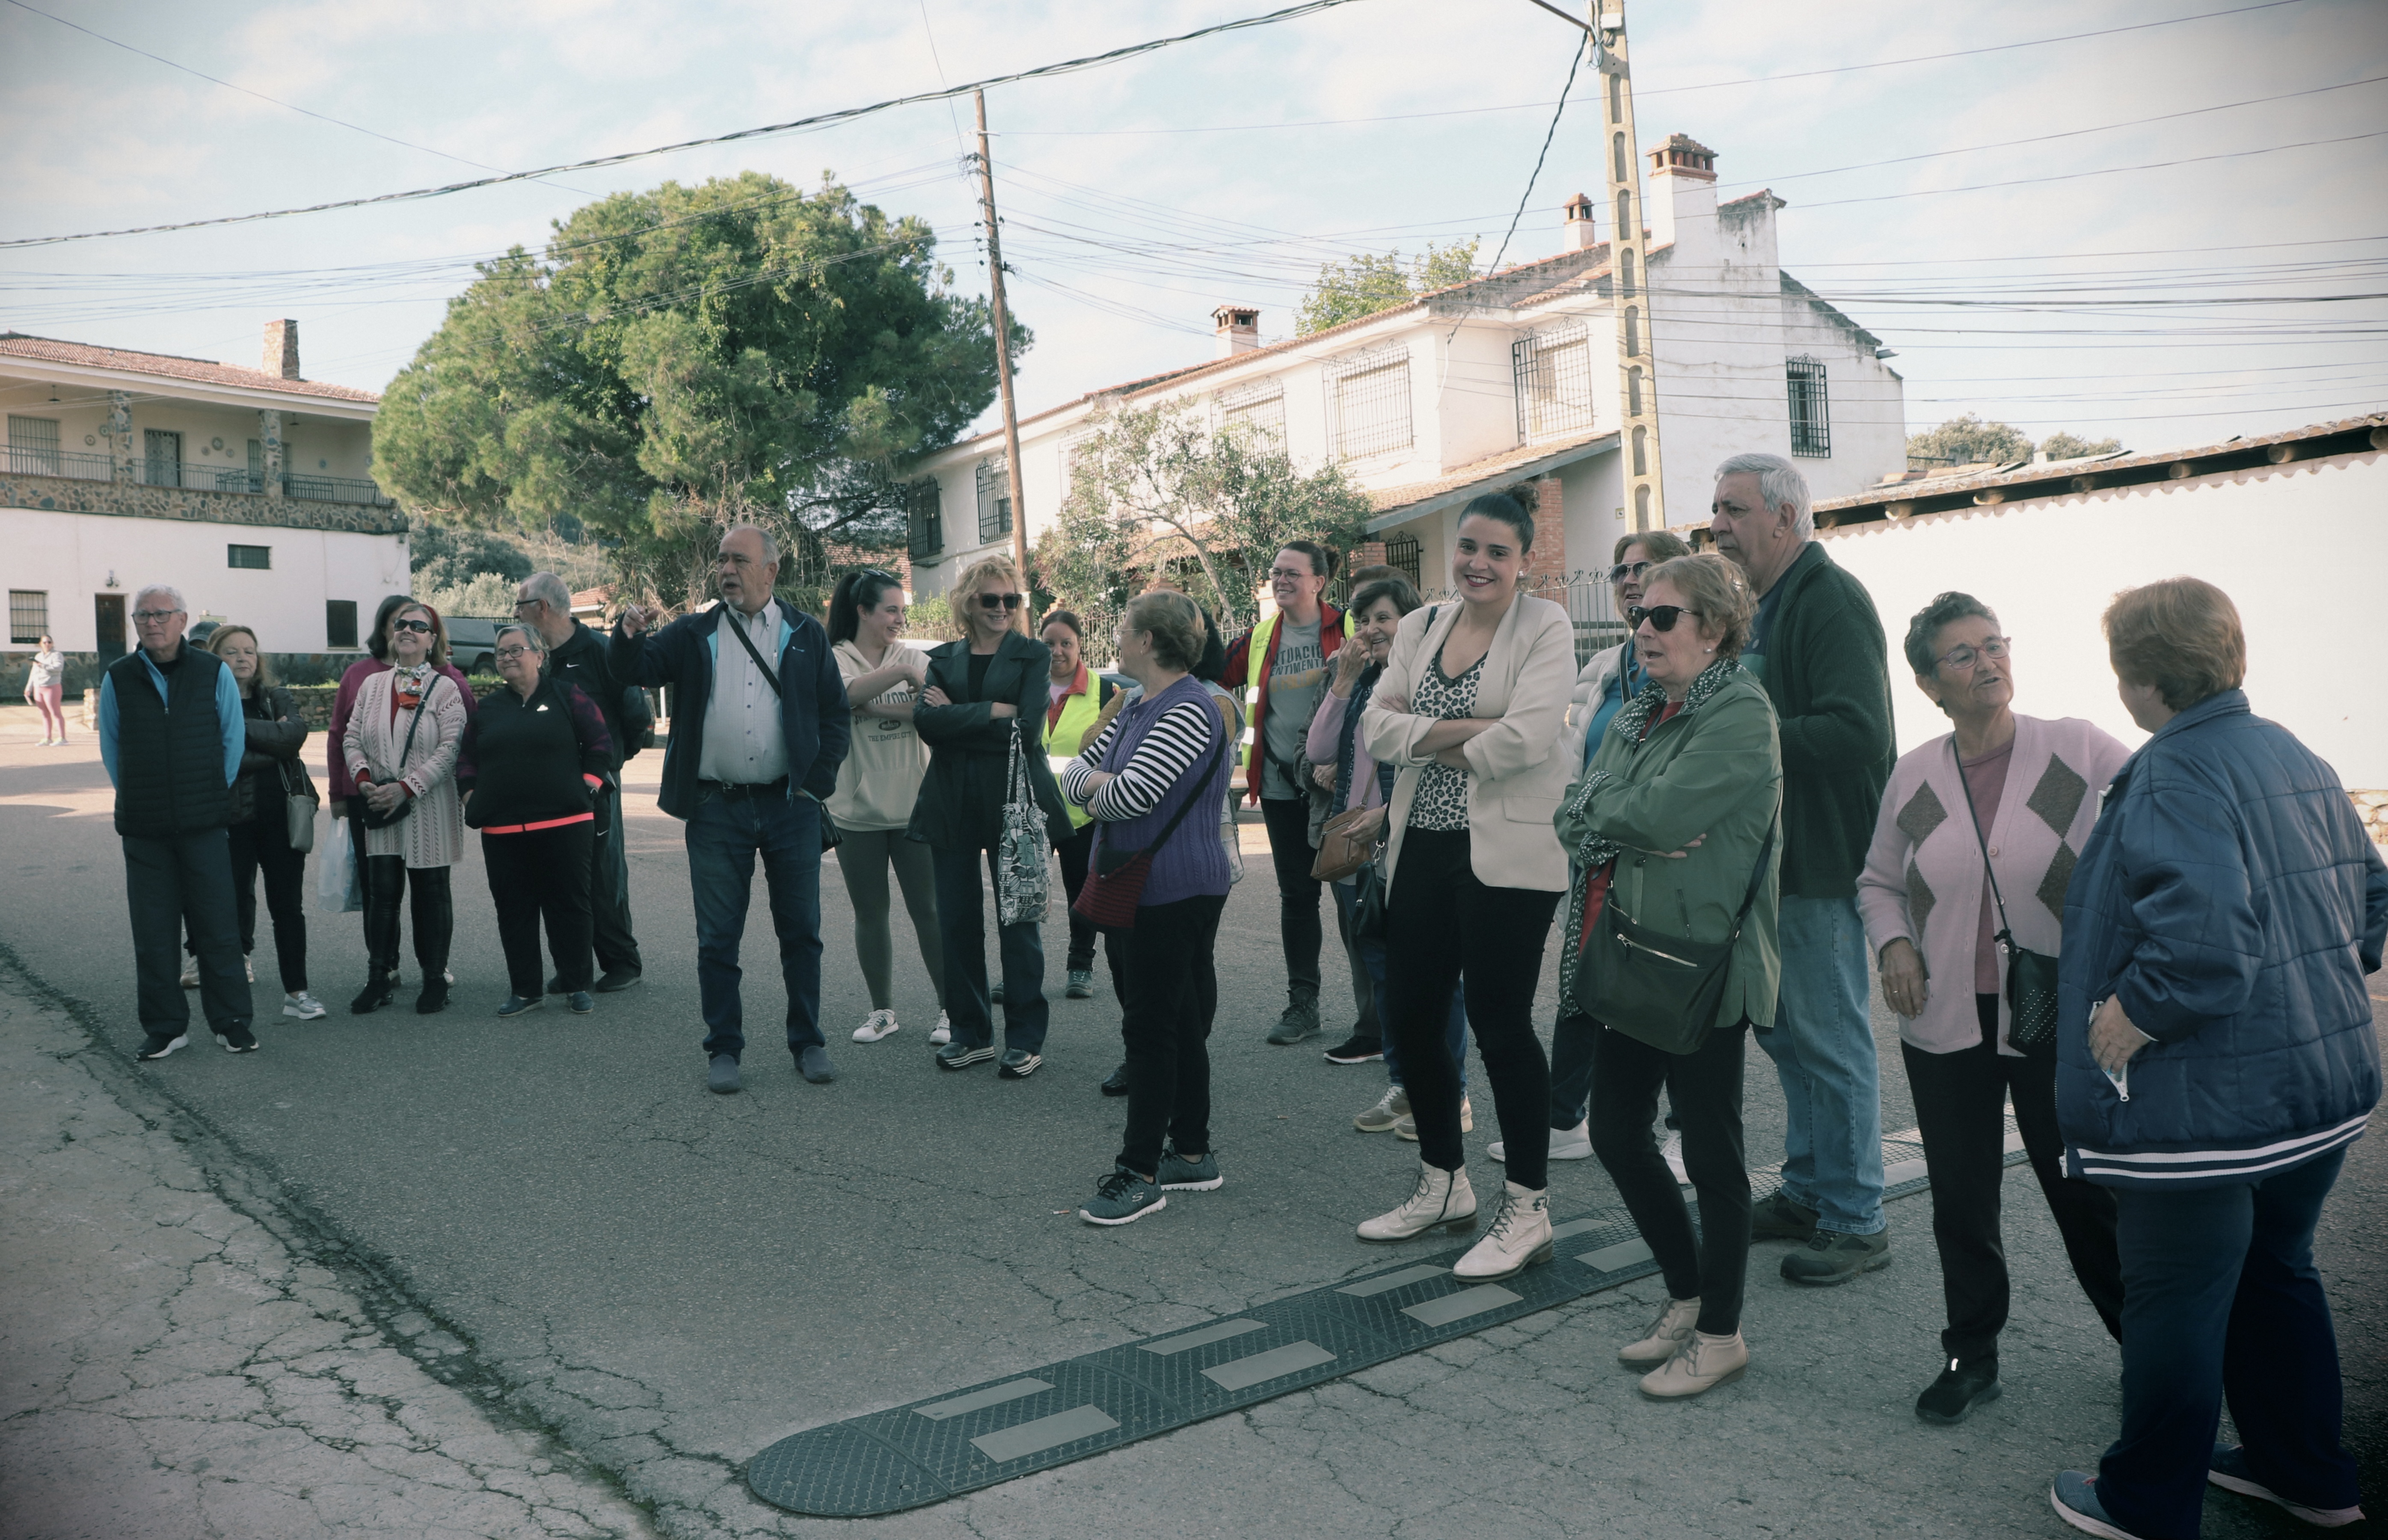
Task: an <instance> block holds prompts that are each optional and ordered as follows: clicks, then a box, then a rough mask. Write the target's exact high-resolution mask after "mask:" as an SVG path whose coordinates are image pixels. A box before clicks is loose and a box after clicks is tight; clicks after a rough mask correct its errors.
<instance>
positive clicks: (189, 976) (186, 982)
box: [183, 956, 199, 990]
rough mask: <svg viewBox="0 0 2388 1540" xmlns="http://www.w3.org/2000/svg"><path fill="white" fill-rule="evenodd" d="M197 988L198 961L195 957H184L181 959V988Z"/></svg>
mask: <svg viewBox="0 0 2388 1540" xmlns="http://www.w3.org/2000/svg"><path fill="white" fill-rule="evenodd" d="M198 987H199V960H198V959H197V957H190V956H185V957H184V959H183V988H184V989H186V990H196V989H197V988H198Z"/></svg>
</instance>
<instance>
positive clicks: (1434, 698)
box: [1359, 494, 1576, 1281]
mask: <svg viewBox="0 0 2388 1540" xmlns="http://www.w3.org/2000/svg"><path fill="white" fill-rule="evenodd" d="M1533 543H1534V520H1533V515H1531V513H1529V512H1527V511H1526V510H1525V509H1524V508H1523V507H1522V506H1520V505H1519V504H1518V502H1517V500H1516V499H1512V498H1507V497H1503V496H1499V495H1497V494H1496V495H1493V496H1489V497H1481V498H1478V499H1476V500H1475V501H1473V502H1471V503H1469V504H1468V505H1467V508H1466V509H1465V510H1464V511H1462V512H1461V514H1460V520H1459V532H1458V540H1457V544H1456V549H1455V552H1454V557H1453V561H1452V578H1453V584H1454V587H1456V588H1457V589H1458V590H1459V593H1460V602H1458V603H1456V604H1451V603H1444V604H1439V605H1434V606H1431V607H1429V608H1428V609H1424V610H1418V611H1414V612H1411V613H1410V614H1408V615H1406V616H1404V617H1403V620H1402V624H1401V628H1400V630H1398V631H1397V632H1395V633H1394V637H1393V646H1392V652H1391V656H1390V657H1388V658H1387V660H1386V662H1385V672H1384V675H1383V677H1382V678H1381V679H1379V680H1378V685H1377V688H1376V693H1375V694H1374V695H1372V696H1371V697H1370V698H1369V701H1368V706H1367V709H1366V711H1365V712H1364V713H1362V715H1361V718H1360V733H1361V736H1362V738H1364V739H1365V742H1366V744H1367V747H1368V752H1369V753H1370V754H1371V755H1372V756H1373V757H1374V758H1375V759H1376V760H1377V761H1378V763H1379V764H1391V765H1395V766H1397V767H1398V770H1399V775H1398V778H1397V779H1396V780H1395V781H1394V784H1393V800H1392V813H1391V817H1390V820H1389V823H1388V829H1389V837H1388V841H1387V845H1386V850H1385V854H1384V857H1383V860H1382V863H1381V870H1380V873H1379V875H1380V876H1381V877H1382V879H1383V881H1384V884H1385V890H1386V895H1387V903H1386V930H1385V953H1386V970H1385V985H1386V988H1385V995H1386V999H1387V1000H1388V1001H1389V1002H1390V1003H1391V1012H1392V1019H1391V1022H1390V1023H1389V1024H1388V1025H1389V1026H1390V1028H1391V1031H1392V1033H1393V1035H1394V1039H1395V1041H1396V1043H1397V1045H1398V1046H1399V1048H1400V1051H1401V1057H1402V1064H1403V1067H1404V1076H1405V1079H1407V1080H1408V1083H1409V1095H1410V1111H1411V1113H1412V1114H1413V1116H1415V1117H1416V1120H1417V1131H1418V1153H1419V1157H1420V1167H1419V1174H1418V1184H1417V1189H1416V1192H1415V1193H1412V1195H1411V1196H1410V1198H1409V1200H1408V1201H1407V1202H1406V1203H1404V1204H1403V1205H1401V1206H1400V1207H1399V1208H1396V1209H1394V1210H1393V1211H1392V1212H1391V1213H1389V1214H1383V1215H1379V1216H1378V1217H1377V1218H1373V1219H1370V1220H1368V1221H1366V1222H1365V1223H1364V1224H1362V1225H1361V1226H1360V1231H1359V1233H1360V1238H1361V1239H1362V1240H1364V1241H1402V1240H1407V1239H1408V1238H1410V1237H1411V1236H1413V1235H1419V1234H1423V1233H1425V1232H1427V1231H1431V1230H1435V1229H1438V1228H1442V1227H1449V1228H1451V1229H1454V1230H1457V1229H1467V1228H1470V1227H1472V1226H1473V1225H1474V1223H1475V1216H1476V1195H1475V1193H1474V1191H1473V1189H1471V1188H1470V1186H1469V1185H1468V1180H1467V1157H1466V1155H1465V1153H1464V1151H1463V1150H1462V1148H1461V1145H1460V1142H1459V1135H1460V1131H1461V1130H1460V1126H1459V1106H1460V1090H1459V1067H1458V1066H1457V1065H1455V1064H1454V1063H1453V1062H1452V1059H1451V1054H1450V1053H1449V1051H1448V1050H1447V1049H1446V1048H1445V1047H1444V1046H1443V1029H1444V1025H1445V1024H1444V1020H1443V1013H1442V1010H1441V1008H1440V1007H1441V1004H1442V1002H1444V1001H1446V1000H1448V999H1449V998H1450V997H1451V991H1452V989H1453V987H1454V985H1456V984H1458V983H1459V982H1460V980H1461V979H1462V978H1463V977H1464V978H1465V979H1466V989H1467V1019H1468V1021H1469V1023H1470V1024H1471V1025H1472V1026H1473V1027H1474V1028H1475V1029H1476V1041H1477V1050H1478V1052H1479V1053H1480V1054H1483V1056H1484V1067H1485V1071H1486V1074H1487V1076H1488V1078H1489V1079H1491V1080H1492V1082H1493V1103H1494V1105H1495V1107H1496V1108H1497V1109H1498V1111H1499V1113H1500V1117H1501V1132H1502V1137H1503V1138H1504V1139H1505V1141H1506V1142H1507V1146H1508V1148H1507V1155H1508V1168H1509V1172H1508V1175H1509V1180H1507V1181H1506V1182H1505V1183H1504V1191H1503V1196H1502V1202H1501V1206H1500V1210H1499V1212H1498V1214H1497V1215H1496V1216H1495V1218H1494V1219H1493V1226H1492V1229H1491V1230H1490V1231H1488V1232H1487V1234H1486V1235H1485V1237H1484V1239H1483V1240H1482V1241H1480V1243H1477V1245H1476V1246H1475V1247H1474V1248H1473V1249H1472V1250H1470V1251H1469V1252H1468V1254H1467V1256H1465V1257H1463V1258H1461V1260H1460V1262H1459V1265H1458V1266H1457V1267H1456V1268H1455V1269H1453V1270H1454V1273H1456V1274H1457V1275H1458V1276H1459V1277H1461V1278H1464V1279H1467V1280H1468V1281H1485V1280H1488V1279H1495V1278H1508V1277H1512V1276H1514V1275H1515V1274H1517V1273H1518V1272H1520V1271H1522V1270H1523V1269H1525V1268H1526V1267H1528V1266H1529V1265H1530V1264H1531V1263H1534V1262H1537V1261H1542V1260H1545V1259H1547V1258H1548V1257H1549V1256H1550V1255H1551V1223H1550V1210H1549V1201H1548V1193H1547V1191H1546V1179H1545V1176H1544V1166H1545V1162H1546V1161H1547V1159H1548V1156H1549V1152H1550V1133H1551V1130H1550V1123H1549V1119H1548V1117H1547V1116H1546V1115H1547V1113H1548V1111H1549V1104H1550V1090H1551V1072H1550V1063H1549V1061H1548V1060H1547V1059H1545V1058H1544V1057H1543V1045H1542V1042H1541V1040H1540V1039H1538V1038H1536V1037H1535V1035H1534V1022H1533V1005H1534V985H1535V983H1536V981H1537V980H1538V979H1539V978H1541V976H1542V966H1543V942H1544V940H1545V939H1546V938H1547V937H1548V936H1549V934H1550V928H1551V915H1552V913H1553V911H1554V910H1555V909H1556V907H1557V905H1558V901H1559V895H1560V894H1562V893H1564V892H1565V891H1566V890H1567V885H1568V863H1567V853H1566V852H1564V851H1562V850H1561V849H1560V848H1559V842H1558V837H1557V835H1556V833H1554V832H1553V829H1552V824H1551V820H1552V816H1553V814H1556V812H1557V811H1558V804H1559V798H1560V797H1561V795H1563V794H1564V793H1565V791H1566V790H1567V786H1568V782H1569V780H1570V779H1572V778H1573V776H1574V774H1575V768H1576V755H1575V753H1574V752H1572V751H1571V747H1572V746H1571V745H1569V744H1568V743H1565V742H1562V739H1563V738H1567V737H1568V736H1569V733H1568V727H1567V717H1568V694H1569V689H1570V688H1572V687H1573V686H1574V683H1575V674H1576V665H1575V640H1574V626H1573V625H1572V624H1571V623H1570V622H1569V619H1568V614H1567V611H1566V610H1565V609H1563V608H1561V607H1560V606H1558V605H1556V604H1553V603H1551V602H1550V601H1549V600H1541V599H1534V598H1531V597H1530V596H1528V595H1526V594H1524V593H1521V592H1520V591H1519V590H1518V580H1519V578H1520V576H1521V575H1522V574H1523V573H1524V570H1525V565H1526V557H1527V553H1528V552H1529V551H1531V549H1533ZM1429 1003H1432V1004H1429Z"/></svg>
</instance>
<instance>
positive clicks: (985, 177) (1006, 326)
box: [971, 91, 1029, 627]
mask: <svg viewBox="0 0 2388 1540" xmlns="http://www.w3.org/2000/svg"><path fill="white" fill-rule="evenodd" d="M971 100H972V102H973V103H975V104H976V106H977V107H978V203H979V217H980V218H981V219H982V220H984V221H985V225H986V279H987V288H988V292H989V293H990V294H992V295H993V296H994V299H995V383H996V388H997V390H998V391H1000V392H1001V393H1002V396H1003V470H1004V474H1005V476H1006V477H1007V478H1008V479H1009V481H1010V486H1011V560H1012V563H1013V564H1014V565H1015V566H1017V567H1018V568H1019V569H1020V581H1021V584H1022V585H1023V587H1026V586H1027V584H1028V582H1029V577H1028V499H1026V498H1024V497H1023V496H1021V490H1020V486H1021V481H1020V408H1019V406H1018V405H1017V404H1016V403H1015V402H1014V401H1013V400H1012V398H1011V319H1010V311H1009V310H1008V309H1005V308H1004V303H1003V237H1002V235H1001V234H999V233H998V232H999V231H1000V229H1001V227H1000V226H999V225H998V224H997V221H996V217H995V162H994V161H993V160H991V159H990V158H988V157H987V151H986V93H985V92H984V91H973V92H972V93H971ZM1020 624H1021V625H1023V627H1024V626H1025V625H1027V624H1028V608H1027V605H1026V603H1025V600H1024V596H1023V603H1022V605H1021V611H1020Z"/></svg>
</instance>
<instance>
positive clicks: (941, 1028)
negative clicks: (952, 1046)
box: [929, 1011, 954, 1048]
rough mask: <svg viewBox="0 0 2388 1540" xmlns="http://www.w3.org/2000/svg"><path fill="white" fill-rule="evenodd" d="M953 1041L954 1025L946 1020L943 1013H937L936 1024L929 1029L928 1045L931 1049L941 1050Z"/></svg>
mask: <svg viewBox="0 0 2388 1540" xmlns="http://www.w3.org/2000/svg"><path fill="white" fill-rule="evenodd" d="M951 1041H954V1024H953V1023H952V1022H951V1021H949V1020H947V1019H946V1013H945V1012H943V1011H939V1012H938V1013H937V1024H936V1025H935V1026H934V1027H932V1028H931V1029H929V1045H930V1046H931V1047H933V1048H943V1047H944V1046H945V1045H946V1044H947V1043H949V1042H951Z"/></svg>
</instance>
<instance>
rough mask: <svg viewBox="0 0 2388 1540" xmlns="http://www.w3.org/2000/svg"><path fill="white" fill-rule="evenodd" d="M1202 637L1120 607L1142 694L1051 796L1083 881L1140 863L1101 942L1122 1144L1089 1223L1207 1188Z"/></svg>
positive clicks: (1216, 859) (1222, 872)
mask: <svg viewBox="0 0 2388 1540" xmlns="http://www.w3.org/2000/svg"><path fill="white" fill-rule="evenodd" d="M1202 637H1203V632H1202V612H1200V610H1198V609H1196V608H1195V607H1194V601H1193V600H1190V599H1188V598H1187V597H1186V596H1185V595H1184V594H1180V593H1170V592H1165V591H1164V592H1156V593H1149V594H1142V595H1139V596H1137V598H1136V599H1134V600H1130V601H1129V603H1128V607H1127V612H1126V613H1125V614H1124V615H1123V616H1121V617H1120V624H1119V631H1118V636H1117V646H1116V649H1115V651H1116V655H1117V657H1118V660H1119V668H1120V671H1121V672H1122V673H1124V674H1125V675H1128V676H1129V677H1130V678H1132V679H1134V680H1135V681H1136V682H1137V684H1139V685H1141V686H1143V687H1144V694H1143V697H1142V699H1140V700H1138V701H1137V702H1136V704H1134V705H1132V706H1130V707H1128V708H1127V709H1126V710H1125V711H1124V712H1122V713H1120V714H1119V715H1118V716H1117V717H1116V718H1115V719H1113V720H1112V722H1111V726H1108V727H1105V728H1104V729H1103V732H1102V736H1101V737H1099V738H1096V739H1095V741H1094V742H1093V743H1091V744H1089V745H1087V746H1086V749H1085V750H1084V751H1081V752H1080V753H1079V755H1078V757H1077V758H1076V759H1074V760H1072V761H1071V762H1070V764H1069V768H1068V769H1067V770H1065V771H1064V772H1063V774H1062V776H1061V791H1062V795H1064V796H1066V797H1068V798H1069V799H1070V800H1071V801H1072V802H1075V803H1077V804H1078V805H1079V806H1081V807H1084V808H1085V809H1086V811H1087V812H1088V813H1091V814H1094V816H1095V821H1096V824H1097V826H1098V827H1099V830H1100V832H1099V833H1098V834H1097V835H1096V837H1095V851H1094V870H1095V871H1096V872H1097V873H1101V872H1102V871H1103V870H1104V869H1105V868H1106V867H1109V866H1116V865H1118V862H1117V857H1118V856H1120V855H1132V854H1134V853H1135V852H1139V851H1147V850H1149V851H1150V854H1151V865H1150V872H1149V873H1148V875H1147V877H1146V878H1145V883H1144V890H1143V891H1142V892H1141V893H1140V894H1139V895H1138V896H1137V911H1136V924H1135V926H1134V927H1133V928H1129V929H1124V930H1112V931H1110V932H1109V933H1108V934H1107V935H1106V936H1105V938H1104V951H1105V953H1106V954H1107V955H1108V956H1109V958H1110V960H1111V969H1112V971H1113V972H1114V973H1115V974H1116V975H1117V976H1118V977H1119V978H1120V979H1121V981H1122V983H1123V984H1124V987H1125V990H1126V1001H1125V1004H1124V1007H1123V1010H1122V1015H1121V1020H1120V1037H1121V1038H1122V1040H1123V1041H1124V1042H1125V1043H1126V1045H1127V1135H1126V1138H1125V1139H1124V1141H1123V1142H1122V1143H1121V1146H1120V1153H1119V1157H1118V1160H1117V1162H1116V1168H1115V1169H1114V1170H1113V1171H1112V1172H1111V1175H1109V1176H1107V1177H1105V1178H1103V1180H1101V1181H1100V1182H1099V1183H1098V1184H1097V1185H1096V1188H1095V1196H1094V1198H1093V1199H1092V1200H1091V1201H1089V1202H1088V1203H1087V1204H1086V1206H1084V1207H1082V1208H1080V1209H1079V1210H1078V1217H1079V1218H1082V1219H1085V1220H1086V1222H1087V1223H1089V1224H1098V1225H1124V1224H1127V1223H1130V1222H1131V1221H1133V1220H1136V1219H1139V1218H1143V1217H1144V1216H1145V1215H1146V1214H1149V1213H1151V1212H1153V1211H1155V1210H1157V1209H1160V1208H1163V1207H1166V1206H1167V1205H1168V1202H1169V1200H1168V1199H1167V1198H1165V1197H1163V1196H1162V1193H1164V1192H1168V1191H1170V1190H1173V1189H1175V1190H1176V1191H1179V1192H1194V1193H1207V1192H1209V1191H1211V1190H1212V1189H1213V1188H1215V1187H1217V1186H1218V1185H1219V1184H1220V1181H1221V1178H1220V1176H1219V1164H1218V1162H1217V1161H1216V1160H1214V1159H1213V1158H1212V1155H1211V1053H1210V1049H1209V1047H1208V1046H1207V1044H1208V1041H1209V1039H1210V1036H1211V1016H1212V1013H1213V1011H1214V1010H1215V1009H1216V1008H1217V1006H1218V1004H1219V980H1218V976H1217V975H1216V974H1215V973H1213V971H1212V966H1211V953H1212V947H1213V943H1214V942H1215V941H1216V940H1217V939H1218V935H1219V912H1220V911H1221V910H1222V909H1224V908H1226V903H1227V888H1228V884H1229V880H1230V879H1229V877H1228V872H1227V857H1226V851H1225V849H1224V848H1222V847H1221V845H1220V843H1219V838H1218V829H1217V827H1216V826H1215V825H1214V824H1213V821H1212V820H1213V817H1215V815H1216V814H1215V811H1214V810H1215V809H1217V808H1218V807H1219V805H1220V803H1221V802H1222V800H1223V799H1224V798H1225V797H1226V786H1227V776H1228V775H1229V773H1230V770H1231V768H1232V767H1231V764H1230V755H1229V753H1228V742H1227V739H1228V733H1227V729H1226V722H1225V720H1224V719H1223V718H1222V717H1221V715H1220V713H1219V708H1218V707H1217V706H1216V705H1215V704H1213V701H1212V699H1211V693H1210V691H1209V690H1207V689H1205V688H1203V687H1202V685H1201V683H1200V681H1199V680H1197V679H1195V678H1194V677H1193V675H1192V674H1191V672H1190V670H1192V668H1193V667H1194V665H1195V663H1196V662H1197V661H1198V660H1199V659H1200V657H1201V656H1202ZM1189 810H1190V812H1191V813H1192V814H1193V816H1187V815H1186V814H1188V811H1189ZM1096 880H1097V881H1098V882H1099V880H1100V879H1099V877H1098V878H1097V879H1096ZM1164 1140H1165V1142H1164Z"/></svg>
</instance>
